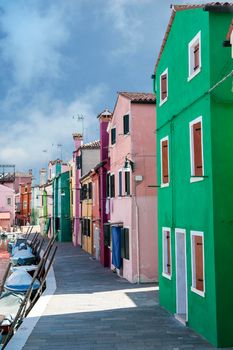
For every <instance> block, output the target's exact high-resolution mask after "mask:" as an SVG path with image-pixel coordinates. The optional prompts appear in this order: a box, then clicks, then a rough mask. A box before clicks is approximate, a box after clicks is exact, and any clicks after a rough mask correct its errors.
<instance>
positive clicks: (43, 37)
mask: <svg viewBox="0 0 233 350" xmlns="http://www.w3.org/2000/svg"><path fill="white" fill-rule="evenodd" d="M25 4H26V3H25V2H23V1H16V2H9V3H8V4H7V5H6V6H5V8H4V13H3V14H2V16H1V29H2V31H3V32H4V34H5V36H4V37H3V38H2V39H1V41H0V50H1V55H2V56H3V58H4V59H5V61H6V62H8V63H9V62H10V63H11V65H12V67H13V72H12V73H13V76H14V78H15V80H16V82H17V83H20V84H23V85H28V84H30V83H32V82H33V80H34V83H35V79H38V78H40V79H41V78H46V77H47V79H50V78H54V77H55V78H57V77H59V75H60V73H61V72H60V70H59V67H60V63H61V60H62V55H61V52H60V49H61V47H62V46H63V45H64V44H65V43H66V41H67V40H68V38H69V32H68V30H67V26H66V17H65V16H64V15H65V14H64V8H62V7H60V6H53V7H51V6H50V7H48V8H47V9H46V11H42V10H41V9H40V8H39V6H35V3H34V5H32V3H31V6H30V5H29V3H28V2H27V5H25Z"/></svg>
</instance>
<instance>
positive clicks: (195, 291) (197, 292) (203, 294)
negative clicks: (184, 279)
mask: <svg viewBox="0 0 233 350" xmlns="http://www.w3.org/2000/svg"><path fill="white" fill-rule="evenodd" d="M191 291H192V292H193V293H195V294H198V295H200V296H201V297H203V298H204V297H205V292H202V291H201V290H198V289H196V288H194V287H191Z"/></svg>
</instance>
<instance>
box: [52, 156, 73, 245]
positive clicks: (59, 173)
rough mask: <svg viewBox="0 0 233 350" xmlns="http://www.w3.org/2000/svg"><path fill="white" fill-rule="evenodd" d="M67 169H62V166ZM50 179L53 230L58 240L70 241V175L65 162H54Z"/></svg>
mask: <svg viewBox="0 0 233 350" xmlns="http://www.w3.org/2000/svg"><path fill="white" fill-rule="evenodd" d="M64 167H66V168H67V169H66V170H64V169H63V168H64ZM54 171H55V174H54V175H55V176H54V177H53V180H52V193H53V220H52V223H53V232H54V233H57V234H58V238H57V239H58V241H59V242H68V241H71V239H72V235H71V220H70V177H69V169H68V167H67V164H66V163H62V164H61V163H58V162H57V163H56V164H55V167H54Z"/></svg>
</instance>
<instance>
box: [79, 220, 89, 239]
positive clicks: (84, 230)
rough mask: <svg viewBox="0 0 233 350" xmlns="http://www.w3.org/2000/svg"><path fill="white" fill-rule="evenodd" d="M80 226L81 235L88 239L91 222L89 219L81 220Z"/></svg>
mask: <svg viewBox="0 0 233 350" xmlns="http://www.w3.org/2000/svg"><path fill="white" fill-rule="evenodd" d="M81 225H82V234H83V235H84V236H88V237H90V235H91V220H90V219H82V221H81Z"/></svg>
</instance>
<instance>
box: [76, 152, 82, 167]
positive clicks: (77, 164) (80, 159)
mask: <svg viewBox="0 0 233 350" xmlns="http://www.w3.org/2000/svg"><path fill="white" fill-rule="evenodd" d="M76 167H77V169H81V168H82V154H81V155H80V156H77V157H76Z"/></svg>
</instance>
